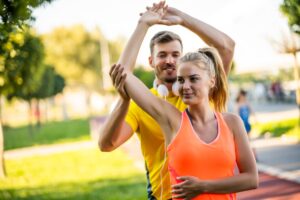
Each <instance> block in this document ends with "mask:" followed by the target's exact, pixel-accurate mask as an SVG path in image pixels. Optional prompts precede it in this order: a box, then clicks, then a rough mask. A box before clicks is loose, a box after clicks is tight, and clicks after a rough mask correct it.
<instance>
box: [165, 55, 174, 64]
mask: <svg viewBox="0 0 300 200" xmlns="http://www.w3.org/2000/svg"><path fill="white" fill-rule="evenodd" d="M174 62H175V59H174V58H173V56H171V55H169V56H167V59H166V63H168V64H174Z"/></svg>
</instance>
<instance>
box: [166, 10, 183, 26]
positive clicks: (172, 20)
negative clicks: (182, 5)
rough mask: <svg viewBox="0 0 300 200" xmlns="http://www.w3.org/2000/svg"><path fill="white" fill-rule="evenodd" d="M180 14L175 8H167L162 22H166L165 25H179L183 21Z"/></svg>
mask: <svg viewBox="0 0 300 200" xmlns="http://www.w3.org/2000/svg"><path fill="white" fill-rule="evenodd" d="M180 14H181V12H180V11H179V10H177V9H176V8H172V7H167V8H166V12H165V14H164V16H163V20H164V22H166V23H165V25H168V26H171V25H181V24H182V21H183V20H182V18H181V17H180Z"/></svg>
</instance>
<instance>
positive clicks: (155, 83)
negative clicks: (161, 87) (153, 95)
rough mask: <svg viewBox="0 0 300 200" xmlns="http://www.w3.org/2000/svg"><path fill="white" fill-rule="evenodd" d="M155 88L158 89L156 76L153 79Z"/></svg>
mask: <svg viewBox="0 0 300 200" xmlns="http://www.w3.org/2000/svg"><path fill="white" fill-rule="evenodd" d="M153 88H154V89H156V90H157V79H156V78H155V79H154V81H153Z"/></svg>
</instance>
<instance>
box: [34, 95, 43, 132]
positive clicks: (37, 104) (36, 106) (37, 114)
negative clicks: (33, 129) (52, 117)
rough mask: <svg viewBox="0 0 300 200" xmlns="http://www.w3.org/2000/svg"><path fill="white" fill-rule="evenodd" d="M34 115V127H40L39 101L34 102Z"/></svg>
mask: <svg viewBox="0 0 300 200" xmlns="http://www.w3.org/2000/svg"><path fill="white" fill-rule="evenodd" d="M34 115H35V118H36V125H37V127H38V128H39V127H40V126H41V109H40V100H39V99H37V100H36V105H35V110H34Z"/></svg>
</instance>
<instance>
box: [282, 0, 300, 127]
mask: <svg viewBox="0 0 300 200" xmlns="http://www.w3.org/2000/svg"><path fill="white" fill-rule="evenodd" d="M280 10H281V12H282V13H283V14H284V15H285V16H286V17H287V18H288V23H289V26H290V28H291V30H292V31H293V32H295V33H296V34H298V36H296V35H292V34H291V37H290V38H289V41H288V43H287V44H284V43H283V45H282V47H283V51H284V52H285V53H290V54H292V55H293V57H294V61H295V65H294V77H295V82H296V99H297V100H296V101H297V105H298V108H299V123H298V126H299V127H300V83H299V82H300V70H299V65H298V61H297V52H299V50H300V46H299V35H300V0H284V1H283V3H282V5H281V6H280Z"/></svg>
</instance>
